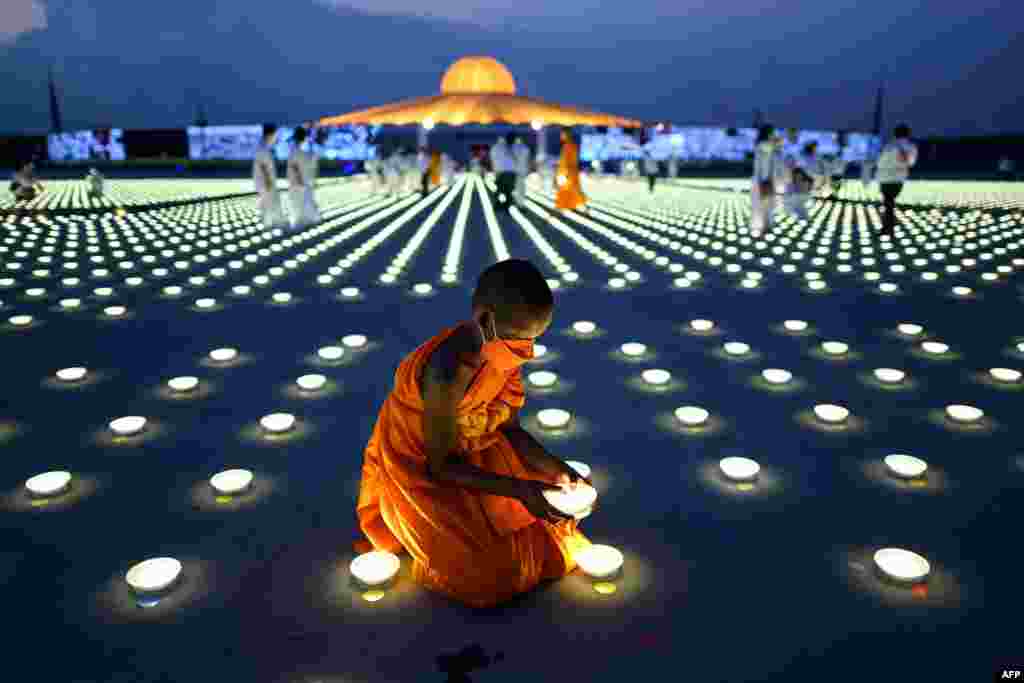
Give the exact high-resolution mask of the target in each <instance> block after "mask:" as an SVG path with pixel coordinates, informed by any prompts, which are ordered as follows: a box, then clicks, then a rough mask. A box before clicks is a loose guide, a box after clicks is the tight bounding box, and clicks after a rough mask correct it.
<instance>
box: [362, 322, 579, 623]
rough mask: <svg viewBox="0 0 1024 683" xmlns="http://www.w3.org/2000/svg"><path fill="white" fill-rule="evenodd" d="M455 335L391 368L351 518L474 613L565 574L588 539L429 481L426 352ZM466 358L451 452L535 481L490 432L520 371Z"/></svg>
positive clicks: (572, 528)
mask: <svg viewBox="0 0 1024 683" xmlns="http://www.w3.org/2000/svg"><path fill="white" fill-rule="evenodd" d="M456 329H457V328H451V329H448V330H445V331H444V332H442V333H441V334H439V335H437V336H436V337H434V338H433V339H431V340H430V341H428V342H427V343H425V344H423V345H422V346H420V347H419V348H418V349H416V350H415V351H413V352H412V353H411V354H409V356H407V357H406V358H405V359H404V360H403V361H402V363H401V364H400V365H399V367H398V370H397V371H396V372H395V385H394V388H393V389H392V391H391V393H390V394H389V395H388V397H387V399H385V401H384V405H383V407H382V408H381V410H380V414H379V416H378V418H377V424H376V426H375V427H374V429H373V434H372V435H371V436H370V441H369V443H368V444H367V447H366V451H365V454H364V458H363V474H362V482H361V484H360V487H359V502H358V503H357V505H356V514H357V516H358V518H359V526H360V528H361V530H362V532H363V533H364V534H365V535H366V537H367V538H369V539H370V541H371V543H372V545H373V547H374V548H375V549H378V550H388V551H391V552H396V553H397V552H400V551H401V550H402V549H405V550H406V551H407V552H408V553H409V555H411V556H412V558H413V577H414V579H415V580H416V581H417V582H418V583H420V584H422V585H423V586H424V587H426V588H428V589H430V590H433V591H436V592H439V593H442V594H444V595H447V596H449V597H451V598H454V599H456V600H459V601H461V602H464V603H466V604H469V605H471V606H473V607H490V606H493V605H496V604H498V603H501V602H504V601H506V600H508V599H510V598H512V597H514V596H515V595H517V594H519V593H522V592H525V591H527V590H530V589H531V588H533V587H534V586H536V585H537V584H538V583H539V582H540V581H542V580H545V579H556V578H560V577H562V576H565V575H566V574H568V573H569V572H570V571H572V570H573V569H574V568H575V566H576V563H575V560H574V559H573V558H574V554H575V553H576V552H577V551H578V550H579V549H580V548H583V547H585V546H587V545H589V544H590V541H588V540H587V539H586V538H585V537H584V536H583V535H582V534H581V533H580V532H579V531H578V530H577V522H576V521H575V520H569V521H566V522H562V523H559V524H556V525H553V524H550V523H549V522H547V521H545V520H540V519H537V518H536V517H534V516H533V515H531V514H530V513H529V512H528V511H527V510H526V508H525V507H523V505H522V504H521V503H520V502H519V501H517V500H514V499H511V498H505V497H503V496H492V495H489V494H485V493H481V492H478V491H475V490H471V489H465V488H462V487H457V486H454V485H446V484H441V483H435V482H434V481H432V480H431V479H430V478H429V477H428V474H427V458H426V448H425V439H424V434H423V427H422V423H421V418H422V414H423V401H422V398H421V395H420V387H419V376H420V371H421V370H422V368H423V366H424V365H425V363H426V361H427V359H428V358H429V357H430V354H431V352H432V351H433V350H434V349H435V348H437V346H438V345H439V344H440V343H441V342H443V341H444V340H445V339H446V338H447V337H448V336H449V335H450V334H452V332H454V331H455V330H456ZM464 362H467V363H469V364H470V365H471V366H473V367H478V370H477V374H476V376H475V377H474V379H473V381H472V383H471V384H470V385H469V388H468V389H467V391H466V396H465V398H464V399H463V400H462V403H461V404H460V405H459V408H458V416H457V424H458V449H459V452H460V453H462V454H463V455H464V456H465V457H466V460H467V461H468V462H469V463H470V464H472V465H475V466H477V467H480V468H482V469H485V470H488V471H490V472H493V473H496V474H501V475H505V476H511V477H517V478H520V479H542V478H543V477H541V476H540V475H539V474H537V473H536V472H533V471H532V470H529V469H527V467H526V464H525V462H524V460H523V459H522V458H521V457H520V456H519V455H518V454H517V453H516V452H515V451H514V450H513V449H512V446H511V444H510V443H509V441H508V438H507V437H506V436H505V435H504V434H503V433H502V432H500V431H499V430H498V427H499V426H501V425H502V424H503V423H504V422H505V421H506V420H507V419H508V418H509V416H510V415H511V414H512V412H513V411H514V410H515V409H517V408H519V407H520V406H522V405H523V403H524V402H525V394H524V392H523V385H522V379H521V376H520V371H519V370H518V369H516V370H513V371H511V372H509V373H507V374H502V373H499V372H498V371H497V370H495V369H494V368H493V366H491V365H489V364H487V363H483V362H482V361H481V360H480V359H479V357H474V358H469V359H464Z"/></svg>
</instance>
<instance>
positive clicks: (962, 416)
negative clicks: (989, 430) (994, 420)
mask: <svg viewBox="0 0 1024 683" xmlns="http://www.w3.org/2000/svg"><path fill="white" fill-rule="evenodd" d="M946 415H947V416H948V417H949V418H950V419H951V420H955V421H957V422H977V421H978V420H980V419H981V418H983V417H985V411H984V410H982V409H981V408H975V407H974V406H966V405H961V404H954V405H949V406H946Z"/></svg>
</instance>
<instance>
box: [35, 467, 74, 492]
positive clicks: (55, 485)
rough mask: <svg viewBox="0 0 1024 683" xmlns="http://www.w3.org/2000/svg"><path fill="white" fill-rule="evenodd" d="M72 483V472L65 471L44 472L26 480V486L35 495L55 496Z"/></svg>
mask: <svg viewBox="0 0 1024 683" xmlns="http://www.w3.org/2000/svg"><path fill="white" fill-rule="evenodd" d="M70 485H71V473H70V472H64V471H57V472H44V473H42V474H37V475H36V476H34V477H32V478H31V479H29V480H28V481H26V482H25V488H26V489H28V490H29V493H31V494H32V495H34V496H55V495H57V494H60V493H63V492H64V491H65V490H66V489H67V488H68V486H70Z"/></svg>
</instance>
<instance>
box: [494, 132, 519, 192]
mask: <svg viewBox="0 0 1024 683" xmlns="http://www.w3.org/2000/svg"><path fill="white" fill-rule="evenodd" d="M512 139H513V138H512V134H511V133H509V135H508V139H507V140H506V139H505V138H498V141H497V142H496V143H495V144H494V147H491V165H492V166H493V168H494V173H495V175H496V176H497V177H496V178H495V184H496V185H497V186H498V190H497V196H496V200H497V204H498V210H499V211H508V208H509V206H510V205H511V203H512V200H513V199H514V195H515V192H516V160H515V158H514V157H513V156H512V150H511V149H510V145H509V142H511V141H512Z"/></svg>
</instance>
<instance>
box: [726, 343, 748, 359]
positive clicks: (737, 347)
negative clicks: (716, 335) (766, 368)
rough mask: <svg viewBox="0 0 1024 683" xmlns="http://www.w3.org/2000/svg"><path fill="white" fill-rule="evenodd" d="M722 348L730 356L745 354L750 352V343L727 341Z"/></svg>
mask: <svg viewBox="0 0 1024 683" xmlns="http://www.w3.org/2000/svg"><path fill="white" fill-rule="evenodd" d="M722 349H723V350H724V351H725V352H726V353H727V354H729V355H730V356H745V355H747V354H748V353H750V344H744V343H743V342H726V343H725V344H723V345H722Z"/></svg>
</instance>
